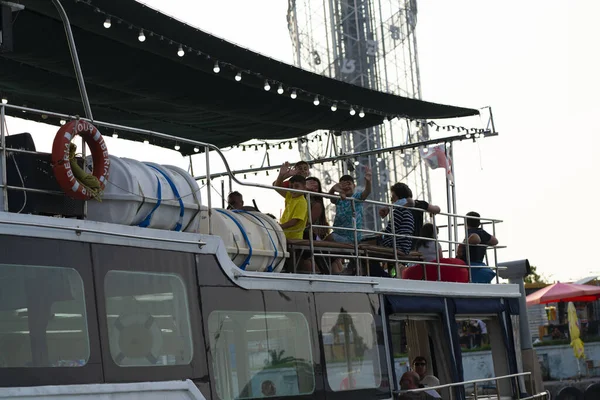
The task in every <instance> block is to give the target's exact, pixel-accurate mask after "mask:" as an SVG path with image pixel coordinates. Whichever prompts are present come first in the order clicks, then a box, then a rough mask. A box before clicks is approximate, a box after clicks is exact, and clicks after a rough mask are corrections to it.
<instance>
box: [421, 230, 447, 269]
mask: <svg viewBox="0 0 600 400" xmlns="http://www.w3.org/2000/svg"><path fill="white" fill-rule="evenodd" d="M437 234H438V231H437V229H433V224H430V223H427V224H424V225H423V227H422V228H421V232H420V233H419V236H420V237H423V238H431V239H435V238H437ZM435 244H436V243H435V241H434V240H426V239H417V241H416V246H415V251H417V252H419V253H421V255H422V256H423V261H428V262H435V261H437V260H438V259H439V260H441V259H442V258H443V257H444V253H443V252H442V245H441V244H440V243H439V242H438V243H437V246H436V245H435Z"/></svg>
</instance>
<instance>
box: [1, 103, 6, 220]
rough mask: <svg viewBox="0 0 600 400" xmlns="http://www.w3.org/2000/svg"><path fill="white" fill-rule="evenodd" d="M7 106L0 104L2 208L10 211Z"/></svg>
mask: <svg viewBox="0 0 600 400" xmlns="http://www.w3.org/2000/svg"><path fill="white" fill-rule="evenodd" d="M5 122H6V118H5V107H4V105H3V104H0V140H1V144H2V164H1V165H2V203H3V204H2V210H3V211H8V187H7V186H8V179H7V178H6V164H7V163H6V133H5V132H4V123H5Z"/></svg>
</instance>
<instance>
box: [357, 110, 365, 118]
mask: <svg viewBox="0 0 600 400" xmlns="http://www.w3.org/2000/svg"><path fill="white" fill-rule="evenodd" d="M358 116H359V117H361V118H364V117H365V110H363V109H362V108H361V109H360V112H359V113H358Z"/></svg>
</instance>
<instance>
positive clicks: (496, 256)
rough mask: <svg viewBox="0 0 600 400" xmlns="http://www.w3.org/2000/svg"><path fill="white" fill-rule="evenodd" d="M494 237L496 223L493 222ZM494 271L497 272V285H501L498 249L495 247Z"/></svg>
mask: <svg viewBox="0 0 600 400" xmlns="http://www.w3.org/2000/svg"><path fill="white" fill-rule="evenodd" d="M492 235H494V237H496V221H492ZM494 271H496V283H500V277H499V276H498V249H496V246H494Z"/></svg>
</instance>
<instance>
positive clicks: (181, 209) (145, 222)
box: [139, 164, 185, 232]
mask: <svg viewBox="0 0 600 400" xmlns="http://www.w3.org/2000/svg"><path fill="white" fill-rule="evenodd" d="M146 165H147V166H148V167H150V168H152V169H154V170H155V171H158V172H159V173H160V174H161V175H162V176H163V177H164V178H165V179H166V181H167V183H168V184H169V186H170V187H171V190H172V191H173V194H174V195H175V198H176V199H177V201H178V202H179V219H178V220H177V224H175V228H173V230H174V231H176V232H179V231H181V227H182V226H183V216H184V214H185V207H184V205H183V200H181V196H180V195H179V191H178V190H177V186H175V183H174V182H173V181H172V180H171V178H169V176H168V175H167V174H165V173H164V172H163V171H161V170H160V169H158V168H156V167H155V166H153V165H149V164H146ZM156 180H157V182H158V191H157V197H158V201H157V202H156V205H155V206H154V208H153V209H152V211H150V213H149V214H148V216H147V217H146V218H144V220H143V221H142V222H141V223H140V224H139V226H141V227H142V228H146V227H148V225H150V220H151V218H152V214H154V211H156V209H157V208H158V207H159V206H160V204H161V202H162V198H161V197H162V195H161V192H162V188H161V184H160V180H159V179H158V177H156Z"/></svg>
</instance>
